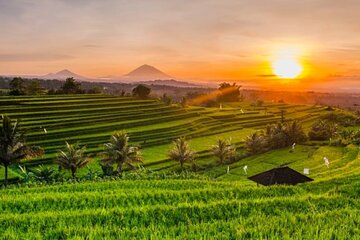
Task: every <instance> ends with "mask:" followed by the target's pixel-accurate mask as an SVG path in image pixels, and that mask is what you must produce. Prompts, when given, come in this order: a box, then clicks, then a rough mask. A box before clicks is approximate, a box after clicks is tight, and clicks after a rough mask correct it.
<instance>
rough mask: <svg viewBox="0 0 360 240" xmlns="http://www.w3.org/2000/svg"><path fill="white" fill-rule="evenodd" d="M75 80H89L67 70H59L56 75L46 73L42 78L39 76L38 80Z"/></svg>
mask: <svg viewBox="0 0 360 240" xmlns="http://www.w3.org/2000/svg"><path fill="white" fill-rule="evenodd" d="M71 77H73V78H75V79H79V80H85V79H89V78H88V77H84V76H81V75H79V74H76V73H73V72H71V71H69V70H67V69H64V70H61V71H59V72H57V73H48V74H46V75H44V76H41V77H40V78H44V79H60V80H64V79H66V78H71Z"/></svg>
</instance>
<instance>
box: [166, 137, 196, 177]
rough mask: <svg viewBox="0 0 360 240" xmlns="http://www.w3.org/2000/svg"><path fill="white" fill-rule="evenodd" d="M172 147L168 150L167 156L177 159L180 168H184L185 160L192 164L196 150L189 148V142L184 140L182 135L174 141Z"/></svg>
mask: <svg viewBox="0 0 360 240" xmlns="http://www.w3.org/2000/svg"><path fill="white" fill-rule="evenodd" d="M173 144H174V147H173V149H171V150H170V151H169V154H168V155H169V157H170V158H171V159H172V160H175V161H178V162H179V163H180V166H181V170H184V164H185V163H186V162H192V163H193V164H194V162H193V161H194V159H195V156H196V152H195V151H193V150H191V149H190V147H189V144H188V143H187V142H186V140H185V138H184V137H181V138H179V139H176V140H175V141H174V142H173Z"/></svg>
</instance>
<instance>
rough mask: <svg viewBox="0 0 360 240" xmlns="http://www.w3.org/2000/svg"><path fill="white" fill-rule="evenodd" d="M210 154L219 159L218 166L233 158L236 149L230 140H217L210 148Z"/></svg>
mask: <svg viewBox="0 0 360 240" xmlns="http://www.w3.org/2000/svg"><path fill="white" fill-rule="evenodd" d="M212 152H213V153H214V155H215V156H216V157H217V158H218V159H219V162H220V164H223V163H224V161H226V160H227V159H229V158H232V157H234V156H235V154H236V148H235V146H234V145H232V144H231V142H230V140H227V141H226V140H222V139H219V140H218V141H217V143H216V145H213V146H212Z"/></svg>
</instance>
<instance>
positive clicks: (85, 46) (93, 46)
mask: <svg viewBox="0 0 360 240" xmlns="http://www.w3.org/2000/svg"><path fill="white" fill-rule="evenodd" d="M82 47H84V48H102V47H103V46H102V45H97V44H85V45H83V46H82Z"/></svg>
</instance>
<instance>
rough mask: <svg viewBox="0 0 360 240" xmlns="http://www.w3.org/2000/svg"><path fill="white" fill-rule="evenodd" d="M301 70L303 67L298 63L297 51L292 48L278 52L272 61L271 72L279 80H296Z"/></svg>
mask: <svg viewBox="0 0 360 240" xmlns="http://www.w3.org/2000/svg"><path fill="white" fill-rule="evenodd" d="M303 70H304V69H303V66H302V65H301V63H300V61H299V53H298V50H296V49H293V48H283V49H281V50H279V51H278V52H277V53H276V54H275V56H274V58H273V60H272V71H273V73H274V74H276V75H277V76H278V77H280V78H286V79H293V78H296V77H298V76H299V75H300V74H301V73H302V72H303Z"/></svg>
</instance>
